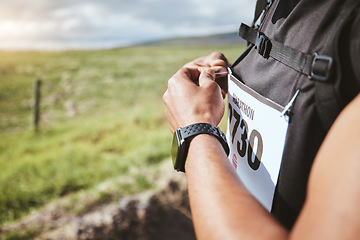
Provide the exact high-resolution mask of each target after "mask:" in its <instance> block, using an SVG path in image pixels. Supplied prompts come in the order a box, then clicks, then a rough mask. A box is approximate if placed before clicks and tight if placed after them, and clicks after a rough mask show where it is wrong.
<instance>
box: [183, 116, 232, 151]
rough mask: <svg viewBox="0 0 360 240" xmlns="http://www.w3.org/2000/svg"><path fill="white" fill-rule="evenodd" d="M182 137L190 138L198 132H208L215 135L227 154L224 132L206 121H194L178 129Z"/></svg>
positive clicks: (227, 148)
mask: <svg viewBox="0 0 360 240" xmlns="http://www.w3.org/2000/svg"><path fill="white" fill-rule="evenodd" d="M180 131H181V135H182V137H183V139H187V138H192V137H194V136H196V135H199V134H209V135H212V136H214V137H216V138H217V139H218V140H219V141H220V143H221V145H222V146H223V148H224V150H225V152H226V155H229V151H230V150H229V146H228V144H227V142H226V137H225V134H224V133H223V132H222V131H221V130H220V129H219V128H218V127H215V126H213V125H211V124H208V123H195V124H192V125H189V126H186V127H183V128H181V129H180Z"/></svg>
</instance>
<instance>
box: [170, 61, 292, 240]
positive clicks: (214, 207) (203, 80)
mask: <svg viewBox="0 0 360 240" xmlns="http://www.w3.org/2000/svg"><path fill="white" fill-rule="evenodd" d="M164 102H165V105H166V111H165V112H166V115H167V118H168V120H169V125H170V129H171V131H172V132H173V131H174V130H175V129H177V128H179V127H185V126H187V125H190V124H193V123H198V122H203V123H210V124H212V125H214V126H217V125H218V124H219V122H220V120H221V118H222V116H223V114H224V109H225V104H224V101H223V98H222V94H221V88H220V87H219V85H218V84H217V83H216V81H215V74H214V72H213V70H212V69H211V68H203V67H200V68H199V67H198V68H191V67H184V68H182V69H180V70H179V71H178V72H177V73H176V74H175V75H174V76H173V77H172V78H171V79H170V80H169V83H168V90H167V91H166V92H165V94H164ZM185 169H186V175H187V178H188V185H189V196H190V204H191V209H192V215H193V219H194V225H195V231H196V234H197V237H198V238H199V239H238V238H239V236H241V235H242V236H244V237H245V236H248V237H250V236H252V237H255V236H258V237H259V236H261V238H259V239H281V238H283V237H284V236H286V232H285V231H284V230H283V229H282V228H281V227H280V225H279V224H278V223H277V222H276V221H275V220H274V219H273V218H272V216H271V215H269V214H268V213H267V212H266V210H265V209H264V208H263V207H262V206H261V205H260V204H259V203H258V202H257V201H256V200H255V199H254V198H253V197H252V196H251V195H250V194H249V192H248V191H247V190H246V189H245V188H244V187H243V185H242V184H241V182H240V180H239V178H238V177H237V175H236V173H235V172H234V169H233V168H232V166H231V165H230V164H229V161H228V160H227V156H226V154H225V152H224V150H223V147H222V146H221V144H220V142H219V141H218V140H217V139H216V138H215V137H212V136H208V135H204V134H201V135H198V136H196V137H195V138H194V139H193V140H192V142H191V144H190V148H189V153H188V158H187V161H186V164H185ZM224 200H227V201H231V204H229V203H228V202H224ZM259 226H264V227H265V228H266V229H267V230H266V231H264V230H262V231H259V230H260V229H263V227H261V228H259ZM239 234H241V235H239ZM252 237H250V239H251V238H252Z"/></svg>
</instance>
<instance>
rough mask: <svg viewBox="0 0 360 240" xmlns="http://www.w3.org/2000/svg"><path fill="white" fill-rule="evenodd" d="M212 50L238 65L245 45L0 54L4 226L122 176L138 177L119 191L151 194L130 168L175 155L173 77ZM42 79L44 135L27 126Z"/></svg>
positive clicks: (0, 182)
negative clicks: (167, 103) (167, 106)
mask: <svg viewBox="0 0 360 240" xmlns="http://www.w3.org/2000/svg"><path fill="white" fill-rule="evenodd" d="M212 51H221V52H223V53H224V54H225V55H226V56H227V57H228V59H229V60H230V61H234V60H235V58H236V57H237V56H238V55H239V54H240V53H241V52H242V51H243V47H242V46H229V47H133V48H123V49H115V50H103V51H79V52H77V51H71V52H0V59H2V61H1V64H0V74H1V77H0V224H3V223H5V222H8V221H14V220H16V219H18V218H20V217H22V216H24V215H26V214H27V213H28V212H29V211H31V210H33V209H36V208H38V207H40V206H42V205H44V204H45V203H48V202H50V201H52V200H53V199H56V198H59V197H61V196H65V195H69V194H73V193H76V192H78V191H80V190H84V189H90V188H92V187H94V186H96V185H97V184H99V183H101V182H103V181H105V180H109V179H112V178H115V177H117V176H129V178H131V179H133V182H132V183H124V184H120V185H119V186H120V187H119V189H118V191H119V192H118V194H131V193H134V192H137V191H142V190H144V189H147V188H151V186H152V184H151V181H149V180H148V179H147V176H146V174H144V173H136V171H134V169H137V168H140V167H144V166H145V167H146V166H149V167H152V166H156V165H157V164H158V163H159V162H161V161H162V160H163V159H166V158H168V157H169V155H170V151H169V149H170V144H171V137H172V136H171V133H170V131H169V130H168V125H167V121H166V118H165V116H164V106H163V103H162V95H163V93H164V91H165V90H166V87H167V80H168V79H169V78H170V77H171V75H172V74H173V73H175V72H176V71H177V69H178V68H180V67H181V66H182V65H184V64H185V63H186V62H188V61H190V60H192V59H194V58H196V57H199V56H203V55H208V54H210V53H211V52H212ZM36 78H41V79H42V83H43V84H42V89H41V90H42V91H41V94H42V96H41V122H40V131H39V132H38V133H35V132H34V131H32V126H31V115H32V102H33V96H32V95H33V85H34V80H35V79H36ZM169 171H171V169H169ZM110 197H111V195H110ZM108 198H109V197H108V195H101V194H100V195H99V200H101V199H102V200H104V201H106V200H108Z"/></svg>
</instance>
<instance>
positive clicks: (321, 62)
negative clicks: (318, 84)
mask: <svg viewBox="0 0 360 240" xmlns="http://www.w3.org/2000/svg"><path fill="white" fill-rule="evenodd" d="M313 56H314V58H313V60H312V63H311V69H310V74H309V78H310V79H311V80H318V81H323V82H325V81H327V80H328V78H329V75H330V70H331V66H332V63H333V59H332V57H329V56H325V55H319V54H318V53H316V52H315V53H314V54H313Z"/></svg>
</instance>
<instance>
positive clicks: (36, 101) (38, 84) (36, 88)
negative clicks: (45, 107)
mask: <svg viewBox="0 0 360 240" xmlns="http://www.w3.org/2000/svg"><path fill="white" fill-rule="evenodd" d="M40 97H41V79H39V78H38V79H36V81H35V86H34V98H35V99H34V116H33V117H34V118H33V127H34V130H35V132H38V131H39V123H40V100H41V99H40Z"/></svg>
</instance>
